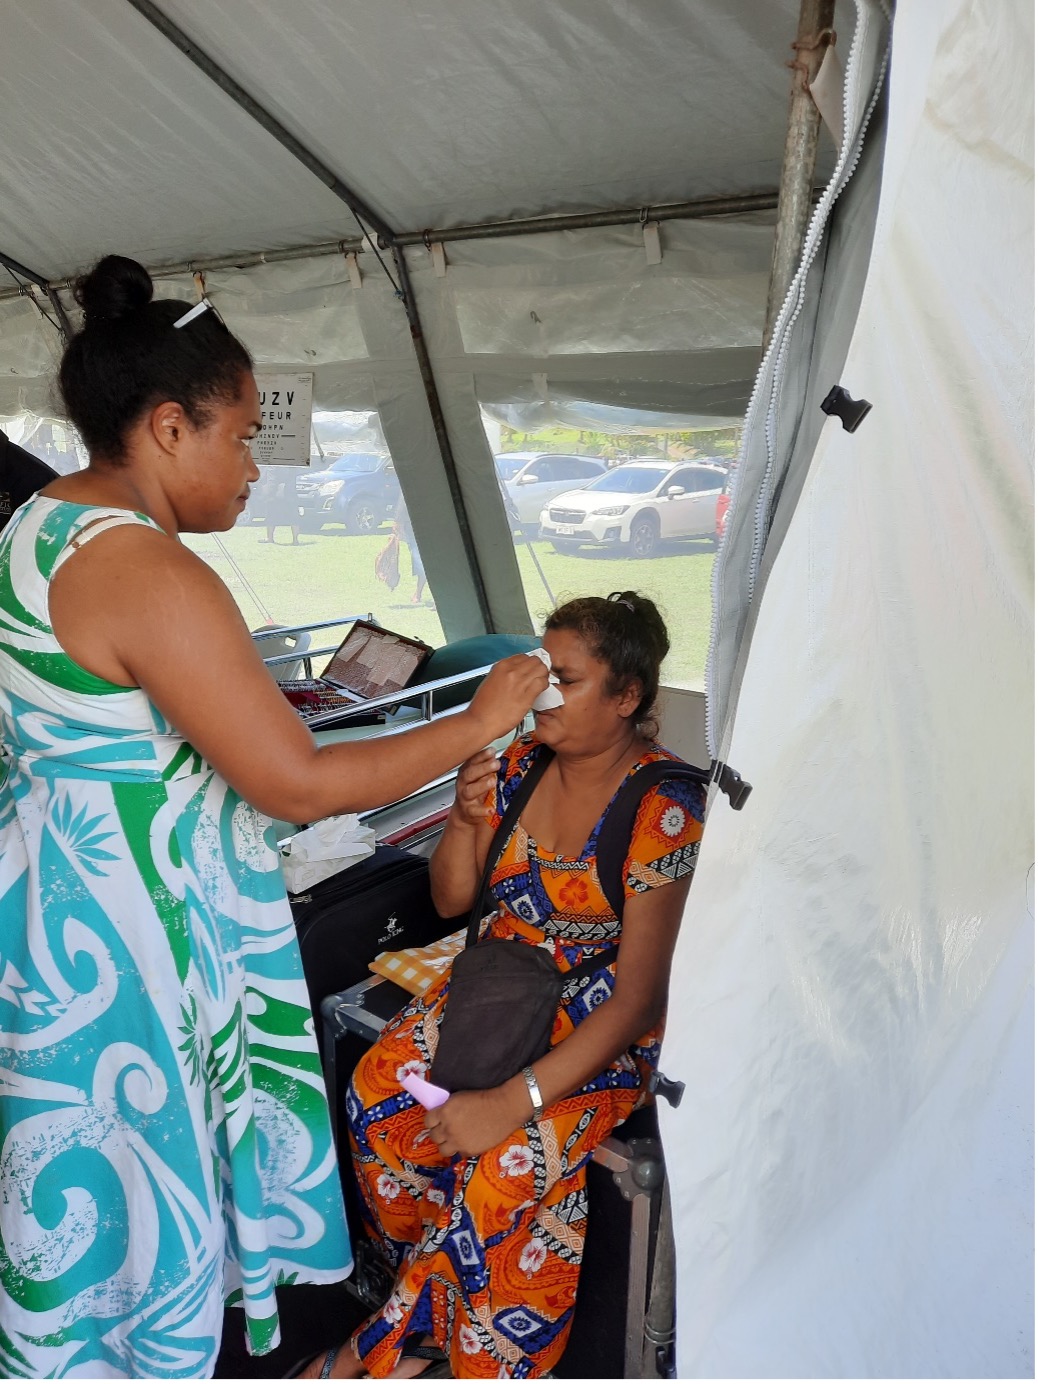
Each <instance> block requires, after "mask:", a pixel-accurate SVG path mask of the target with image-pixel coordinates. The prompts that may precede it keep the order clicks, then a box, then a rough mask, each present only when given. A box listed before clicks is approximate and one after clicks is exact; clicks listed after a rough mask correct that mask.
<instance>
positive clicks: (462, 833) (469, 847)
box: [429, 660, 539, 918]
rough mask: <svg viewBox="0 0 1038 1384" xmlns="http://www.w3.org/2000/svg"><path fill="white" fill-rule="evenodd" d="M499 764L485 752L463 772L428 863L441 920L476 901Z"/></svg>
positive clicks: (490, 833) (487, 846)
mask: <svg viewBox="0 0 1038 1384" xmlns="http://www.w3.org/2000/svg"><path fill="white" fill-rule="evenodd" d="M532 661H533V660H531V662H532ZM538 661H539V660H538ZM500 763H501V761H500V760H499V759H498V757H497V754H496V753H495V752H494V751H493V750H481V751H480V752H479V754H475V755H473V756H472V758H471V759H469V760H467V761H466V762H465V763H464V764H463V765H462V766H461V768H460V769H459V770H458V778H457V782H456V783H455V786H454V802H453V803H452V804H451V810H450V812H449V814H448V816H447V821H446V823H445V824H444V828H443V835H442V836H441V837H440V839H439V841H438V842H437V843H436V849H435V850H434V851H433V853H432V855H431V856H430V857H429V882H430V885H431V887H432V901H433V905H434V907H435V908H436V911H437V913H438V914H439V915H440V917H441V918H456V917H458V915H459V914H461V913H466V912H468V910H469V909H470V908H471V907H472V904H473V901H474V900H475V897H476V890H477V889H478V888H479V881H480V880H481V879H482V877H483V867H484V866H485V865H486V860H487V851H488V850H489V849H490V842H491V841H492V840H493V837H494V831H493V828H492V827H491V825H490V823H489V822H488V821H487V798H488V796H489V794H490V793H491V792H492V791H493V789H494V787H495V786H496V784H497V770H498V767H499V765H500Z"/></svg>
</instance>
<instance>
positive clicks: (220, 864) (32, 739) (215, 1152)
mask: <svg viewBox="0 0 1038 1384" xmlns="http://www.w3.org/2000/svg"><path fill="white" fill-rule="evenodd" d="M106 514H111V515H114V516H115V518H114V519H113V522H115V523H139V524H146V525H151V526H152V527H156V526H155V525H154V523H153V521H152V520H150V519H148V518H146V517H145V516H143V515H139V514H134V513H132V512H130V511H126V510H118V511H114V510H110V509H97V508H87V507H85V506H83V505H75V504H70V503H68V502H66V501H60V500H51V499H45V498H42V497H37V498H35V499H34V500H31V501H30V502H29V503H28V504H27V505H25V506H23V508H22V509H20V510H19V511H18V512H17V514H16V516H15V518H14V519H13V520H12V522H11V523H10V524H9V525H8V527H7V529H6V530H5V531H4V534H3V536H2V538H0V740H2V743H3V747H4V751H5V754H6V756H7V758H6V759H5V760H3V761H0V778H4V773H5V770H6V777H5V778H4V781H3V783H2V784H0V1375H3V1376H8V1377H11V1376H13V1377H23V1378H26V1377H27V1378H44V1377H50V1378H59V1377H68V1376H72V1377H76V1376H78V1377H90V1378H120V1377H125V1376H128V1377H141V1376H150V1377H158V1378H198V1377H200V1376H206V1375H209V1374H211V1373H212V1370H213V1365H214V1362H215V1359H216V1354H217V1351H218V1349H219V1344H220V1332H221V1326H222V1319H223V1309H224V1303H225V1298H230V1299H232V1300H237V1299H238V1298H240V1300H241V1301H242V1304H243V1306H244V1309H245V1316H246V1320H247V1332H248V1342H249V1346H250V1349H251V1350H252V1351H253V1352H254V1353H257V1354H259V1353H262V1352H263V1351H266V1350H270V1349H272V1348H273V1347H274V1346H275V1345H277V1343H278V1324H277V1308H276V1303H275V1297H274V1286H275V1284H280V1283H288V1282H293V1281H300V1282H307V1283H328V1282H333V1281H336V1280H338V1279H341V1278H344V1277H345V1276H346V1274H347V1273H348V1272H349V1270H350V1267H351V1257H350V1247H349V1239H348V1235H347V1231H346V1225H345V1219H344V1215H343V1208H342V1200H341V1194H340V1190H339V1178H338V1171H337V1167H336V1160H335V1153H334V1149H333V1146H332V1141H331V1132H330V1126H329V1119H328V1108H327V1102H326V1098H325V1090H324V1084H323V1081H322V1078H321V1070H320V1064H319V1061H318V1057H317V1050H316V1046H315V1042H314V1035H313V1019H312V1016H311V1013H310V1007H309V1004H308V1002H307V994H306V988H305V985H304V983H303V978H302V968H301V965H300V960H299V951H298V947H297V945H296V940H295V933H294V930H293V926H292V917H291V914H290V911H289V907H288V902H287V900H286V897H285V889H284V885H283V883H282V879H281V873H280V870H279V867H278V858H277V853H276V847H275V841H274V837H273V831H272V827H271V823H270V820H269V818H267V817H264V816H262V815H261V814H260V813H258V812H256V811H254V810H253V809H252V808H251V807H249V806H248V805H247V804H246V803H244V802H242V800H241V799H240V798H239V797H238V796H237V794H236V793H235V792H234V791H233V790H232V789H231V788H229V787H228V785H227V784H226V783H225V782H224V781H223V780H222V779H221V778H220V777H219V775H218V774H216V772H215V771H214V770H213V769H212V768H211V767H210V766H209V765H208V764H207V763H206V762H205V761H204V760H203V759H202V758H201V756H200V755H198V754H197V753H196V752H195V751H194V750H193V749H192V748H191V746H190V745H189V744H187V743H186V742H185V741H184V740H183V738H182V737H181V736H180V735H178V734H177V733H176V731H175V730H174V729H173V727H172V726H171V725H170V724H169V722H168V721H166V719H165V718H164V717H163V716H162V714H161V713H160V712H159V711H158V710H157V709H156V708H155V707H154V706H153V705H152V704H151V702H150V701H149V700H148V698H147V696H146V695H145V693H144V692H142V691H140V690H139V689H134V690H129V691H128V690H126V689H125V688H119V687H116V686H114V685H113V684H111V683H108V682H105V681H104V680H103V679H101V678H98V677H95V676H94V675H93V674H91V673H88V672H87V671H86V670H85V669H83V668H81V667H80V666H79V665H78V664H76V663H74V662H73V661H72V660H71V659H70V658H69V657H68V655H67V654H65V653H64V652H63V651H62V649H61V647H60V646H59V644H58V643H57V641H56V639H55V638H54V635H53V633H52V631H51V629H50V626H49V623H48V585H49V582H50V578H51V576H52V575H53V573H54V570H55V567H56V564H57V563H59V562H60V561H63V560H64V557H63V555H65V556H67V555H68V554H69V553H70V552H71V549H70V547H69V544H70V541H71V540H73V539H76V538H77V535H78V534H79V533H80V531H81V530H84V529H85V527H86V526H87V525H90V524H92V523H93V522H95V521H97V520H98V519H99V518H100V517H101V516H102V515H106ZM109 526H110V525H102V526H99V527H97V528H96V529H91V530H89V531H88V532H84V533H83V535H82V538H81V539H79V540H78V541H79V542H85V541H87V539H88V538H90V537H91V536H93V535H96V534H97V533H99V532H101V531H102V529H103V528H104V527H109Z"/></svg>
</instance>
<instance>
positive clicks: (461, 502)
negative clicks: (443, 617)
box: [392, 244, 494, 633]
mask: <svg viewBox="0 0 1038 1384" xmlns="http://www.w3.org/2000/svg"><path fill="white" fill-rule="evenodd" d="M392 248H393V263H394V264H395V265H396V272H397V278H398V279H399V280H400V296H401V299H402V301H403V304H404V310H405V312H406V313H407V321H408V325H409V326H410V328H411V344H412V345H413V346H414V353H415V357H416V359H417V361H418V370H419V372H420V374H421V377H422V385H423V387H424V389H425V397H426V399H427V401H428V404H429V413H430V415H431V417H432V422H433V428H434V429H435V431H436V441H437V444H438V445H439V449H440V457H441V459H442V461H443V470H444V474H445V475H446V477H447V486H448V488H449V489H450V493H451V500H452V501H453V503H454V512H455V514H456V515H457V517H458V527H459V528H460V529H461V540H462V543H463V545H464V548H465V556H466V557H467V559H468V564H469V572H470V574H471V577H472V582H473V585H474V586H475V588H476V599H477V601H478V602H479V612H480V614H481V616H482V617H483V623H484V625H485V626H486V629H487V632H488V633H489V632H490V631H492V630H493V628H494V621H493V617H492V615H491V612H490V598H489V596H488V595H487V589H486V586H485V584H484V582H483V573H482V572H481V571H480V568H479V562H478V560H477V558H476V545H475V542H474V539H473V535H472V525H471V524H470V523H469V516H468V510H467V509H466V508H465V497H464V495H463V494H462V490H461V481H460V480H459V479H458V468H457V465H456V463H455V461H454V449H453V448H452V447H451V440H450V434H449V433H448V431H447V420H446V419H445V418H444V416H443V405H442V404H441V402H440V392H439V390H438V389H437V388H436V379H435V377H434V375H433V368H432V361H431V360H430V358H429V347H428V346H427V345H426V341H425V333H424V332H423V331H422V322H421V318H420V317H419V315H418V304H417V303H416V302H415V296H414V288H413V286H412V284H411V275H410V273H409V272H408V268H407V261H406V259H405V258H404V252H403V250H402V249H401V248H400V246H399V245H395V244H394V245H393V247H392Z"/></svg>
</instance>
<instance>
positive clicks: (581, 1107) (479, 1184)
mask: <svg viewBox="0 0 1038 1384" xmlns="http://www.w3.org/2000/svg"><path fill="white" fill-rule="evenodd" d="M537 751H538V744H537V742H536V741H535V740H534V739H533V737H531V736H523V737H521V738H520V739H519V740H516V741H514V742H513V744H512V745H510V746H509V748H508V750H506V751H505V753H504V756H503V758H502V765H501V769H500V771H499V774H498V780H497V787H496V789H495V791H494V793H493V795H492V801H489V802H488V813H487V815H488V819H489V821H490V822H491V823H492V825H493V826H494V827H495V828H496V827H497V825H498V824H499V823H500V820H501V816H502V813H503V812H504V809H505V806H506V804H507V802H508V799H509V798H510V797H511V795H512V793H513V792H514V791H515V789H516V787H517V786H518V784H519V782H520V781H521V779H522V775H523V774H524V773H525V772H526V770H527V769H528V768H529V766H530V764H531V762H532V759H533V756H534V755H535V754H536V753H537ZM673 757H674V756H673V755H670V754H669V752H668V751H666V750H664V749H663V748H662V747H660V746H658V745H653V746H652V747H651V748H650V749H648V750H647V751H646V753H645V754H644V755H643V756H642V758H641V759H640V760H639V765H641V764H647V763H650V762H651V761H653V760H656V759H665V758H673ZM639 765H635V766H633V767H632V770H631V772H632V773H633V772H634V769H635V768H637V767H639ZM704 806H705V793H704V790H703V789H702V788H701V787H700V786H699V785H698V784H693V783H688V782H680V781H674V782H672V783H663V784H661V785H660V786H659V787H658V788H655V789H652V790H650V791H649V792H648V793H647V794H646V796H645V798H644V799H643V801H642V804H641V806H640V808H639V811H638V813H637V816H636V818H635V824H634V829H633V832H632V836H631V847H630V852H629V854H628V857H627V859H626V860H625V861H624V866H623V878H624V881H625V886H624V887H625V894H626V895H627V896H631V895H634V894H638V893H642V892H644V891H645V890H646V889H652V888H656V887H659V886H661V885H664V884H669V883H670V882H671V881H672V880H674V879H681V878H685V877H687V876H689V875H690V874H691V873H692V871H693V869H694V868H695V862H696V855H697V852H698V847H699V839H700V836H701V835H702V830H703V811H704ZM604 815H605V814H604V813H603V816H604ZM601 824H602V823H601V819H600V820H599V822H598V823H597V824H596V826H595V829H594V831H593V832H592V833H591V836H590V837H589V839H588V842H587V845H586V846H585V847H584V849H583V851H581V853H580V855H579V856H578V857H577V858H576V859H563V858H562V857H559V856H554V855H549V854H548V853H546V852H544V851H542V850H540V848H539V847H538V846H537V843H536V842H535V841H533V840H532V838H531V837H530V836H528V835H527V833H526V831H525V829H524V828H523V826H522V824H521V823H519V824H518V825H517V826H516V828H515V830H514V831H513V833H512V835H511V837H510V838H509V841H508V843H507V845H506V848H505V851H504V854H503V856H502V859H501V862H500V864H499V865H498V867H497V869H496V870H495V871H494V874H493V876H492V880H491V887H492V890H493V893H494V895H495V896H496V898H497V899H498V904H499V906H498V911H497V913H496V914H494V915H492V916H491V919H490V921H489V924H488V927H487V928H486V929H485V931H484V936H491V935H492V936H495V937H511V938H520V939H522V940H523V941H526V942H529V943H531V944H532V945H534V946H546V947H549V948H550V949H551V950H552V952H553V954H554V956H555V960H556V963H557V964H558V966H559V968H560V969H561V970H563V971H565V970H568V969H570V968H571V967H572V966H575V965H576V964H578V963H579V962H580V961H582V960H583V959H584V958H585V957H587V956H590V955H592V954H593V953H594V952H596V951H600V950H601V949H602V948H603V947H607V946H609V945H610V944H611V943H612V942H614V941H616V940H617V939H618V938H619V936H620V931H621V927H620V924H619V923H618V922H617V919H616V917H615V915H614V914H613V913H612V911H611V909H610V907H609V905H608V903H607V902H606V899H605V896H604V894H603V893H602V889H601V886H600V884H599V880H598V867H597V860H596V857H595V848H596V845H597V841H598V834H599V830H600V828H601ZM614 975H615V964H614V965H613V966H603V967H602V969H601V970H599V971H596V972H594V973H593V974H592V975H590V976H587V977H584V978H581V979H578V980H577V981H576V983H575V984H574V985H573V986H571V987H570V989H569V990H568V991H567V992H565V993H564V994H563V999H562V1004H561V1005H560V1008H559V1011H558V1014H557V1015H556V1019H555V1025H554V1029H553V1032H552V1045H553V1046H554V1045H555V1044H557V1043H561V1042H562V1041H563V1040H564V1039H565V1038H567V1037H568V1036H569V1035H570V1034H571V1033H573V1031H574V1029H575V1028H576V1027H577V1025H578V1024H580V1023H581V1022H582V1021H583V1020H584V1019H585V1018H586V1017H587V1016H588V1014H590V1013H591V1012H592V1010H593V1009H595V1008H596V1007H597V1006H598V1005H599V1004H601V1003H603V1001H605V1000H607V999H608V998H609V997H610V995H611V994H612V989H613V981H614ZM449 990H450V978H449V976H448V977H446V978H444V979H443V980H441V981H439V982H438V983H437V984H435V985H433V986H432V987H431V988H430V989H429V990H428V991H427V992H426V993H425V995H423V996H421V997H419V998H417V999H415V1000H413V1001H412V1002H411V1003H410V1004H409V1005H408V1006H407V1008H406V1009H405V1010H404V1011H403V1013H402V1014H400V1015H399V1016H398V1017H397V1018H396V1019H395V1020H394V1021H393V1022H392V1023H391V1024H389V1025H387V1027H386V1029H385V1030H384V1031H383V1033H382V1036H381V1038H380V1039H379V1041H378V1042H377V1043H376V1044H375V1046H374V1047H373V1048H372V1049H371V1050H370V1051H369V1052H368V1053H367V1055H366V1056H365V1057H364V1059H363V1060H362V1061H361V1063H360V1065H359V1066H358V1068H357V1070H356V1072H355V1073H354V1077H353V1083H352V1086H351V1089H350V1092H349V1095H348V1097H347V1115H348V1118H349V1124H350V1133H351V1139H352V1144H353V1150H354V1164H355V1167H356V1170H357V1174H358V1182H359V1184H360V1188H361V1192H362V1197H363V1204H364V1206H363V1209H364V1215H365V1225H366V1229H367V1231H368V1233H369V1235H370V1236H371V1237H372V1239H373V1240H374V1242H375V1244H376V1245H377V1246H378V1247H379V1249H380V1251H381V1253H382V1254H383V1255H384V1256H385V1258H386V1259H387V1260H388V1262H389V1264H390V1265H391V1266H392V1268H393V1269H394V1271H395V1272H396V1275H397V1279H396V1284H395V1289H394V1292H393V1295H392V1296H391V1297H390V1299H389V1301H388V1302H387V1303H386V1305H385V1307H383V1308H382V1310H381V1311H380V1312H377V1313H376V1314H375V1315H374V1316H372V1317H371V1318H369V1320H368V1321H367V1322H366V1323H365V1324H364V1325H363V1326H362V1327H361V1328H360V1330H359V1331H358V1332H357V1334H356V1337H355V1344H356V1347H357V1350H358V1351H359V1353H360V1355H361V1357H362V1359H363V1360H364V1363H365V1366H366V1367H367V1369H368V1371H369V1373H370V1374H372V1375H373V1376H376V1377H385V1376H386V1375H387V1374H388V1373H389V1372H390V1370H391V1369H392V1368H393V1366H394V1365H395V1363H396V1361H397V1359H398V1358H399V1355H400V1351H401V1348H402V1346H403V1345H404V1343H405V1341H406V1340H407V1338H408V1337H409V1336H411V1335H413V1334H415V1333H425V1332H428V1333H430V1334H431V1335H433V1336H434V1337H435V1338H436V1341H437V1343H438V1344H439V1345H440V1346H442V1347H443V1349H444V1350H447V1351H449V1353H450V1356H451V1364H452V1367H453V1371H454V1375H455V1377H456V1378H459V1379H490V1378H498V1377H509V1378H514V1379H522V1378H538V1377H540V1376H543V1375H544V1374H545V1373H547V1372H548V1371H550V1370H551V1369H552V1368H553V1367H554V1365H555V1364H556V1362H557V1361H558V1359H559V1357H560V1356H561V1355H562V1352H563V1349H564V1348H565V1345H566V1339H567V1337H568V1335H569V1330H570V1325H571V1322H572V1317H573V1306H574V1303H575V1301H576V1293H577V1279H578V1275H579V1272H580V1261H581V1255H582V1253H583V1247H584V1230H585V1224H586V1219H587V1197H586V1179H587V1163H588V1161H589V1160H590V1158H591V1155H592V1154H593V1152H594V1150H595V1148H596V1147H597V1145H598V1144H600V1143H601V1142H602V1140H603V1139H605V1138H607V1137H608V1135H609V1134H610V1133H611V1132H612V1131H613V1130H614V1129H615V1128H616V1127H617V1125H619V1124H622V1123H623V1121H624V1120H626V1119H627V1117H628V1116H629V1115H630V1114H631V1113H632V1111H633V1110H634V1109H635V1108H636V1107H637V1106H638V1105H639V1104H640V1103H641V1102H642V1101H643V1099H644V1083H645V1078H646V1076H647V1074H648V1072H649V1071H650V1070H651V1069H652V1068H653V1067H654V1066H655V1064H656V1061H657V1058H658V1054H659V1040H660V1037H661V1033H660V1030H659V1029H655V1030H653V1031H652V1032H651V1033H647V1034H645V1035H644V1036H643V1037H642V1038H640V1039H639V1041H638V1042H637V1043H636V1044H634V1045H633V1047H631V1048H630V1049H629V1050H628V1051H627V1052H625V1053H623V1054H621V1056H620V1057H619V1058H618V1059H617V1060H616V1061H615V1062H614V1063H612V1065H611V1066H609V1067H608V1068H607V1069H606V1070H605V1071H604V1072H601V1073H600V1074H599V1075H598V1076H597V1077H595V1078H594V1079H593V1080H591V1081H589V1082H588V1083H587V1084H586V1085H585V1086H582V1087H581V1088H580V1090H579V1091H575V1092H574V1093H573V1094H572V1095H570V1096H568V1097H566V1098H565V1099H564V1100H560V1101H556V1102H555V1104H554V1105H551V1106H549V1107H548V1108H547V1109H546V1110H545V1112H544V1117H543V1118H542V1119H541V1120H539V1121H537V1122H534V1121H531V1122H530V1123H529V1124H526V1125H524V1126H523V1127H522V1128H521V1129H517V1130H515V1131H514V1133H512V1134H511V1135H509V1137H508V1139H507V1140H505V1142H504V1143H503V1144H500V1145H499V1146H498V1147H497V1148H494V1149H490V1150H489V1151H488V1152H487V1153H485V1154H483V1155H482V1156H481V1157H480V1158H471V1159H464V1158H453V1159H446V1158H444V1157H443V1156H442V1155H441V1154H440V1153H439V1151H438V1150H437V1148H436V1146H435V1144H433V1143H432V1141H431V1140H430V1139H428V1138H427V1137H426V1134H425V1128H424V1125H423V1123H422V1118H423V1112H422V1110H421V1107H419V1106H417V1105H416V1104H415V1102H414V1100H413V1099H412V1098H411V1097H410V1096H409V1095H408V1094H407V1093H406V1092H405V1091H403V1090H402V1089H401V1087H400V1080H401V1077H402V1076H403V1075H404V1074H405V1072H407V1071H414V1072H417V1073H418V1074H419V1075H420V1076H425V1075H426V1074H427V1072H428V1069H429V1067H430V1065H431V1063H432V1059H433V1056H434V1054H435V1052H436V1044H437V1039H438V1034H439V1021H440V1017H441V1015H442V1013H443V1009H444V1005H445V1004H446V1001H447V996H448V993H449Z"/></svg>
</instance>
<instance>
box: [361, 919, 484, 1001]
mask: <svg viewBox="0 0 1038 1384" xmlns="http://www.w3.org/2000/svg"><path fill="white" fill-rule="evenodd" d="M465 933H466V929H465V928H463V927H461V928H459V929H458V930H457V932H451V933H448V934H447V936H446V937H441V938H440V940H439V941H438V942H429V943H427V944H426V946H424V947H401V949H400V950H399V951H384V952H379V954H378V956H376V957H375V959H374V961H369V962H368V970H369V971H374V972H375V974H376V975H377V976H384V977H385V978H386V980H392V981H395V983H396V984H397V985H399V986H400V987H401V988H402V989H404V990H407V991H409V992H410V993H411V994H412V995H424V994H425V992H426V990H428V988H429V986H430V985H435V984H436V982H437V981H438V980H442V979H443V977H444V976H445V975H446V974H447V972H448V971H449V970H450V967H451V963H452V962H453V960H454V958H455V957H456V956H457V954H458V952H460V951H461V949H462V948H463V947H464V945H465Z"/></svg>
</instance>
